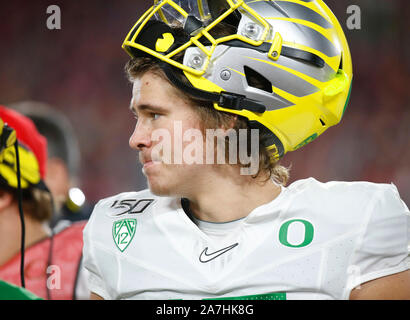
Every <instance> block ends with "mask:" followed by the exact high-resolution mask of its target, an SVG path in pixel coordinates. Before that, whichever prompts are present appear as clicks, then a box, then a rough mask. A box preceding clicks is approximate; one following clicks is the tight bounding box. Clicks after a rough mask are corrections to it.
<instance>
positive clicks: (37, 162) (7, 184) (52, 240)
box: [0, 106, 88, 300]
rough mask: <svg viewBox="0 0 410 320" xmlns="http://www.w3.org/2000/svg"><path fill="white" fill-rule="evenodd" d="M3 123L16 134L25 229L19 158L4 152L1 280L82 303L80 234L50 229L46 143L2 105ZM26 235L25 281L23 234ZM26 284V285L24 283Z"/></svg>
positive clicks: (75, 227)
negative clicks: (20, 211)
mask: <svg viewBox="0 0 410 320" xmlns="http://www.w3.org/2000/svg"><path fill="white" fill-rule="evenodd" d="M0 118H1V119H2V121H3V122H4V123H7V125H8V126H9V127H11V128H13V129H14V130H15V132H16V134H17V140H18V155H19V160H20V161H19V163H20V185H21V190H22V209H23V212H24V228H22V226H21V223H20V221H19V201H18V180H19V179H18V177H17V172H16V169H15V168H16V167H17V166H16V162H17V161H16V160H17V157H16V155H17V153H16V152H15V148H14V147H6V148H5V149H4V150H3V152H2V155H1V157H2V161H1V162H0V280H3V281H5V282H7V283H11V284H15V285H18V286H20V285H21V286H23V287H25V289H27V290H28V291H31V292H33V293H34V294H35V295H37V296H38V297H41V298H44V299H58V300H67V299H82V298H86V297H87V294H88V292H87V291H86V290H84V289H83V291H86V292H85V293H82V292H81V291H80V290H78V288H84V286H81V283H83V282H84V281H83V280H82V279H83V271H82V268H81V259H82V255H81V254H82V229H83V227H84V223H75V224H72V225H70V226H68V227H66V228H64V229H63V230H61V231H59V232H58V233H54V232H53V231H52V229H51V228H50V227H49V226H48V223H49V221H50V219H51V217H52V215H53V209H54V206H53V199H52V195H51V193H50V191H49V189H48V188H47V186H46V184H45V183H44V178H45V175H46V160H47V140H46V139H45V137H44V136H42V135H41V134H40V133H39V132H38V131H37V129H36V127H35V126H34V123H33V122H32V121H31V120H30V119H28V118H27V117H25V116H23V115H21V114H20V113H18V112H16V111H13V110H11V109H8V108H5V107H2V106H0ZM22 230H23V233H24V235H25V237H24V238H25V239H24V248H25V250H24V251H23V256H24V257H25V258H24V259H23V265H24V268H23V271H24V272H23V275H24V276H23V277H21V274H20V273H19V266H20V264H21V258H22V252H21V250H20V249H21V247H22V246H21V235H22ZM23 280H25V281H24V282H25V283H22V282H23Z"/></svg>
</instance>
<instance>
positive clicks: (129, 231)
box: [112, 219, 137, 252]
mask: <svg viewBox="0 0 410 320" xmlns="http://www.w3.org/2000/svg"><path fill="white" fill-rule="evenodd" d="M136 227H137V219H122V220H119V221H116V222H114V224H113V225H112V237H113V239H114V242H115V245H116V246H117V248H118V249H120V251H121V252H124V250H125V249H127V247H128V245H129V244H130V243H131V241H132V239H134V235H135V229H136Z"/></svg>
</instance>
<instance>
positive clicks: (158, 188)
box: [148, 179, 173, 197]
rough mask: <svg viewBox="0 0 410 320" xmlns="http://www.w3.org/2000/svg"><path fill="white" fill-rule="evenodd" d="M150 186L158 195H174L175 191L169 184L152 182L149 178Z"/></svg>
mask: <svg viewBox="0 0 410 320" xmlns="http://www.w3.org/2000/svg"><path fill="white" fill-rule="evenodd" d="M148 188H149V190H150V191H151V192H152V193H153V194H154V195H156V196H159V197H168V196H172V195H173V193H172V191H171V189H170V187H169V186H164V185H160V184H157V183H151V182H150V181H149V179H148Z"/></svg>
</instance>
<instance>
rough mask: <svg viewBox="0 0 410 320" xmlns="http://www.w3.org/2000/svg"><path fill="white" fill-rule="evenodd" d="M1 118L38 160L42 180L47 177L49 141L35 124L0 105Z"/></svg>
mask: <svg viewBox="0 0 410 320" xmlns="http://www.w3.org/2000/svg"><path fill="white" fill-rule="evenodd" d="M0 118H1V119H2V120H3V122H5V123H7V124H8V125H9V126H10V127H12V128H13V129H14V130H15V131H16V134H17V140H18V141H19V143H21V144H23V145H24V146H25V147H27V148H29V149H30V150H31V151H32V152H33V153H34V155H35V157H36V158H37V162H38V165H39V170H40V176H41V179H43V180H44V178H45V175H46V167H47V166H46V164H47V140H46V138H45V137H44V136H43V135H41V134H40V133H39V132H38V131H37V129H36V126H35V125H34V122H33V121H32V120H31V119H29V118H27V117H25V116H23V115H22V114H21V113H18V112H17V111H14V110H11V109H8V108H6V107H4V106H1V105H0Z"/></svg>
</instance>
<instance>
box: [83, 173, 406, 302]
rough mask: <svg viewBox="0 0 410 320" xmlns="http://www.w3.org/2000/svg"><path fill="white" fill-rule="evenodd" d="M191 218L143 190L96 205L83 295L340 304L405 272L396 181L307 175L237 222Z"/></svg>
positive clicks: (175, 203) (87, 239)
mask: <svg viewBox="0 0 410 320" xmlns="http://www.w3.org/2000/svg"><path fill="white" fill-rule="evenodd" d="M244 201H246V199H244ZM194 221H195V220H194V219H190V217H189V214H187V213H186V212H185V211H184V208H183V207H182V205H181V199H176V198H168V197H157V196H154V195H152V194H151V193H150V192H149V190H144V191H141V192H129V193H122V194H119V195H117V196H114V197H111V198H107V199H104V200H101V201H100V202H99V203H98V204H97V205H96V207H95V209H94V212H93V214H92V216H91V218H90V220H89V222H88V224H87V226H86V228H85V230H84V252H83V254H84V259H85V260H84V264H85V267H86V268H87V269H88V271H89V273H90V277H89V289H90V290H91V291H92V292H94V293H96V294H98V295H100V296H101V297H103V298H104V299H191V300H196V299H225V298H231V299H289V300H290V299H348V298H349V295H350V292H351V290H352V289H353V288H354V287H356V286H358V285H360V284H361V283H363V282H367V281H369V280H373V279H376V278H379V277H383V276H386V275H390V274H394V273H398V272H401V271H405V270H407V269H409V261H408V254H409V252H408V242H409V233H410V232H409V224H410V223H409V210H408V208H407V207H406V205H405V204H404V202H403V201H402V200H401V199H400V197H399V194H398V192H397V189H396V187H395V186H394V185H388V184H374V183H368V182H328V183H320V182H318V181H316V180H315V179H313V178H309V179H306V180H300V181H297V182H295V183H293V184H291V185H290V186H289V187H287V188H282V192H281V194H280V195H279V196H278V197H277V198H276V199H274V200H273V201H272V202H270V203H268V204H265V205H262V206H260V207H258V208H255V209H254V210H253V211H252V212H251V213H250V214H249V215H248V216H247V217H246V218H243V219H241V220H238V221H235V222H232V223H227V224H211V223H208V224H206V223H205V224H204V225H205V227H208V228H204V229H203V230H201V229H200V228H199V227H198V225H197V224H196V223H194ZM212 225H214V226H215V228H212ZM220 226H223V228H221V227H220Z"/></svg>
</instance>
